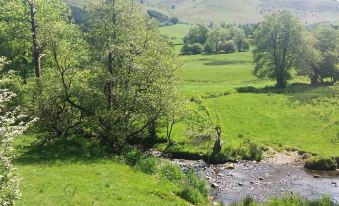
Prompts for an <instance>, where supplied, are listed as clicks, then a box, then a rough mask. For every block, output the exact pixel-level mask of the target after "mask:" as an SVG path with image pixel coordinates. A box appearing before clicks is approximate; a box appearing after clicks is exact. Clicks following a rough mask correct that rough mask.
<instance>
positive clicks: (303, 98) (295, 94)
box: [236, 83, 336, 103]
mask: <svg viewBox="0 0 339 206" xmlns="http://www.w3.org/2000/svg"><path fill="white" fill-rule="evenodd" d="M236 90H237V91H238V92H239V93H254V94H284V95H288V96H290V97H292V98H293V99H294V100H298V101H300V102H302V103H310V102H312V100H313V99H316V98H319V97H321V98H324V97H335V95H336V92H335V91H334V90H333V89H331V88H330V87H329V85H326V84H324V85H319V86H312V85H310V84H306V83H293V84H289V85H288V86H287V87H286V88H277V87H275V86H268V87H264V88H257V87H253V86H246V87H238V88H236Z"/></svg>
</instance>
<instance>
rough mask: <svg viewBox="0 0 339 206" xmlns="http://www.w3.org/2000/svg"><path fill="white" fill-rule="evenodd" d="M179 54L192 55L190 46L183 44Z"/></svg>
mask: <svg viewBox="0 0 339 206" xmlns="http://www.w3.org/2000/svg"><path fill="white" fill-rule="evenodd" d="M181 54H183V55H190V54H192V45H190V44H184V46H183V47H182V49H181Z"/></svg>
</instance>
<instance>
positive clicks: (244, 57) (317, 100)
mask: <svg viewBox="0 0 339 206" xmlns="http://www.w3.org/2000/svg"><path fill="white" fill-rule="evenodd" d="M182 59H183V62H184V66H183V70H182V72H181V75H180V77H181V83H180V84H181V86H180V88H181V91H182V93H183V95H185V96H186V97H187V98H190V97H192V96H205V97H208V96H211V94H215V95H214V96H216V98H207V99H205V101H206V103H207V105H208V106H209V108H210V109H211V110H212V111H213V112H214V113H215V115H217V116H218V117H219V118H220V120H221V122H222V127H223V141H224V143H225V144H226V145H227V144H231V145H234V144H241V143H242V142H244V141H245V140H246V141H247V140H250V141H252V142H256V143H259V144H260V145H267V146H272V147H274V148H276V149H282V148H293V149H298V150H303V151H307V152H310V153H317V154H320V155H324V156H339V149H338V148H339V145H338V144H335V143H332V142H331V140H332V139H333V138H335V137H336V135H337V133H338V132H339V127H338V125H337V126H335V125H332V123H334V122H335V121H337V120H338V119H339V98H338V97H339V96H338V90H337V91H335V89H336V88H337V87H338V86H333V87H326V86H323V87H311V86H310V85H309V84H308V82H309V80H308V79H306V78H303V77H298V76H294V78H293V79H292V80H291V81H290V85H289V86H288V88H286V89H283V90H277V89H275V88H274V87H273V86H274V81H272V80H268V79H258V78H256V77H255V76H253V75H252V71H253V68H254V65H253V64H252V54H251V53H250V52H246V53H235V54H227V55H211V56H209V55H196V56H184V57H182ZM260 89H261V90H260ZM224 93H230V95H226V96H224V95H223V94H224ZM218 96H220V97H218ZM174 139H176V140H177V141H178V142H179V143H180V142H182V141H186V140H187V139H186V138H185V131H184V128H183V126H182V125H180V126H178V128H177V129H176V130H175V133H174Z"/></svg>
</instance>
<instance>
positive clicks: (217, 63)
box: [199, 59, 249, 66]
mask: <svg viewBox="0 0 339 206" xmlns="http://www.w3.org/2000/svg"><path fill="white" fill-rule="evenodd" d="M199 60H202V61H208V62H205V63H203V64H204V65H206V66H222V65H235V64H248V63H249V62H248V61H242V60H224V61H211V60H210V59H199Z"/></svg>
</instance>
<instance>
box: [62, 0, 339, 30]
mask: <svg viewBox="0 0 339 206" xmlns="http://www.w3.org/2000/svg"><path fill="white" fill-rule="evenodd" d="M66 2H67V3H70V4H72V5H75V6H79V7H81V8H84V6H86V5H88V3H89V2H90V1H89V0H66ZM143 2H144V5H145V8H148V9H157V10H162V11H163V12H164V13H168V14H170V15H171V16H178V17H179V18H180V19H181V20H182V21H184V22H187V23H195V24H196V23H203V24H209V23H210V22H213V23H214V24H216V25H219V24H220V23H221V22H227V23H256V22H259V21H261V20H262V19H263V17H264V16H265V15H267V14H269V13H271V12H272V11H277V10H282V9H288V10H291V11H292V12H293V13H294V14H296V15H297V16H299V17H300V18H301V20H302V21H303V22H305V23H316V22H323V21H332V22H334V21H337V22H338V21H339V20H338V19H339V2H338V1H334V0H193V1H192V0H144V1H143Z"/></svg>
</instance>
